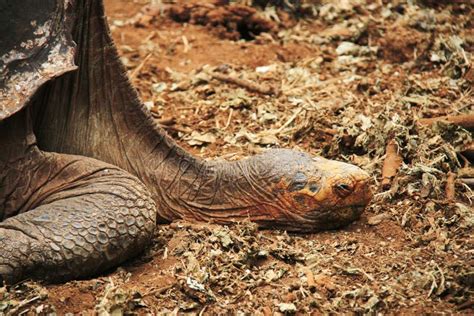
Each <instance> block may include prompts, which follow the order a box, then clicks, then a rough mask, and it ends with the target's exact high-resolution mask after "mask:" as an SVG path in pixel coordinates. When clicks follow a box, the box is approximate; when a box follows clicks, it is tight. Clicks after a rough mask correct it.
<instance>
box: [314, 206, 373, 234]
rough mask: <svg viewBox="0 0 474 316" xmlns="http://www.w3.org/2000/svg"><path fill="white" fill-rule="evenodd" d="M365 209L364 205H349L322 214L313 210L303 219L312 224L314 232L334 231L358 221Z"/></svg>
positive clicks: (330, 209) (327, 210) (318, 210)
mask: <svg viewBox="0 0 474 316" xmlns="http://www.w3.org/2000/svg"><path fill="white" fill-rule="evenodd" d="M366 207H367V205H366V204H359V205H350V206H343V207H333V208H329V209H325V210H324V211H323V212H321V210H320V209H315V210H312V211H310V212H309V213H308V214H307V215H306V216H305V217H306V219H307V220H308V221H311V222H312V223H313V226H314V227H315V228H314V229H315V230H327V229H336V228H341V227H344V226H346V225H348V224H350V223H352V222H353V221H355V220H357V219H359V218H360V216H361V215H362V213H363V212H364V210H365V208H366Z"/></svg>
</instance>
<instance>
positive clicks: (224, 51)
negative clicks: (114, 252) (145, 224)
mask: <svg viewBox="0 0 474 316" xmlns="http://www.w3.org/2000/svg"><path fill="white" fill-rule="evenodd" d="M227 2H228V1H173V3H172V4H167V3H166V1H153V2H152V3H150V2H148V1H141V2H140V1H125V0H121V1H106V9H107V11H108V14H109V22H110V25H111V30H112V35H113V37H114V39H115V42H116V45H117V47H118V49H119V51H120V54H121V58H122V61H123V62H124V64H125V65H126V66H127V68H128V70H129V75H130V77H131V78H132V81H133V83H134V85H135V86H136V87H137V89H138V91H139V93H140V95H141V97H142V99H143V101H144V102H146V105H147V106H148V107H149V109H150V110H151V112H152V113H153V115H154V116H155V117H156V120H157V122H158V123H159V124H161V125H162V126H163V127H164V128H165V129H166V130H167V131H168V132H169V133H170V134H171V135H172V136H173V137H175V139H177V141H178V142H179V143H180V144H181V145H182V146H183V147H186V148H187V149H189V150H191V151H192V152H194V153H196V154H198V155H200V156H202V157H215V156H223V157H224V158H225V159H237V158H241V157H245V156H247V155H250V154H252V153H255V152H258V151H261V150H263V149H265V148H267V147H286V148H295V149H301V150H305V151H308V152H310V153H312V154H315V155H316V154H318V155H323V156H326V157H328V158H332V159H337V160H342V161H348V162H351V163H354V164H356V165H359V166H361V167H362V168H364V169H365V170H367V171H368V172H370V173H371V174H372V175H373V178H374V190H375V192H376V195H375V197H374V199H373V201H372V203H371V204H370V206H369V207H368V209H367V210H366V212H365V213H364V215H363V216H362V218H361V219H360V220H358V221H357V222H355V223H353V224H351V225H349V226H348V227H346V228H344V229H341V230H335V231H327V232H321V233H317V234H316V233H315V234H310V235H297V234H296V235H295V234H288V233H286V232H283V231H270V230H266V231H259V230H258V229H257V228H256V227H255V226H254V225H253V224H250V223H242V224H238V225H235V226H231V227H225V226H216V225H213V224H190V223H183V222H178V223H173V224H171V225H163V226H160V227H159V228H158V229H157V231H156V237H155V239H154V242H153V245H152V247H151V248H150V249H147V250H146V251H145V253H144V254H143V255H142V256H141V257H139V258H137V259H135V260H133V261H131V262H129V263H127V264H125V265H122V266H121V267H120V268H118V269H116V270H114V271H110V272H109V273H108V274H105V275H103V276H98V277H97V278H92V279H90V280H83V281H73V282H68V283H66V284H60V285H48V286H42V285H40V284H38V283H34V282H26V283H22V284H19V285H17V286H15V287H12V288H9V289H6V288H2V289H0V299H1V300H0V314H1V313H8V312H9V313H13V314H15V313H20V312H25V311H27V312H30V313H47V312H51V311H56V312H57V313H58V314H65V313H68V312H71V313H81V312H83V313H86V314H90V313H93V312H95V313H102V314H106V313H134V314H147V313H152V314H159V313H170V314H177V313H193V314H199V313H201V314H217V313H231V314H234V313H248V314H263V315H270V314H272V313H275V314H308V313H312V314H328V313H347V312H356V313H375V312H377V313H379V312H380V313H404V314H415V313H428V314H429V313H440V312H445V313H449V314H456V313H458V314H472V313H473V297H472V292H473V286H474V272H473V271H474V270H473V265H474V261H473V259H472V258H473V257H472V253H473V237H472V236H473V225H474V213H473V209H472V198H473V194H472V183H473V182H474V181H473V179H474V172H473V169H472V160H469V159H472V156H470V154H469V153H471V154H472V149H471V152H469V150H468V148H471V147H472V125H469V124H468V123H469V122H471V123H472V114H473V112H474V95H473V83H474V81H473V80H474V79H473V78H474V77H473V70H472V69H473V48H474V37H473V35H474V33H473V31H472V30H473V25H472V23H473V22H472V14H473V8H472V5H471V4H470V3H469V2H466V1H454V2H448V1H442V2H436V3H435V2H433V1H403V0H397V1H390V2H387V1H370V0H367V1H364V0H357V1H300V4H301V5H302V7H300V9H301V8H303V9H304V12H305V15H303V16H301V17H300V18H299V19H296V18H294V17H292V14H293V13H292V12H291V8H287V9H286V10H284V11H283V10H281V9H278V8H275V7H273V6H271V5H270V6H268V5H267V6H266V7H265V8H262V7H258V6H257V7H249V6H248V5H249V4H250V2H252V1H237V4H229V3H227ZM310 13H312V14H313V15H309V14H310ZM177 17H178V18H177ZM256 25H257V26H258V30H257V29H255V26H256ZM270 26H271V27H270ZM252 27H253V28H252ZM242 30H247V32H243V33H242V32H241V31H242ZM243 35H245V36H243ZM247 35H249V37H248V36H247ZM229 78H230V79H229ZM264 88H271V91H272V93H262V91H267V90H265V89H264ZM259 89H260V90H259ZM259 91H260V92H259ZM460 115H464V116H465V117H464V118H463V119H462V120H461V119H459V116H460ZM440 117H442V118H440ZM426 118H432V120H430V121H429V122H428V123H427V121H426V120H423V119H426ZM463 122H464V123H463ZM465 122H468V123H465ZM470 126H471V127H470ZM469 146H471V147H469ZM469 157H471V158H469ZM470 181H471V182H470ZM382 184H383V185H382ZM2 297H3V298H2Z"/></svg>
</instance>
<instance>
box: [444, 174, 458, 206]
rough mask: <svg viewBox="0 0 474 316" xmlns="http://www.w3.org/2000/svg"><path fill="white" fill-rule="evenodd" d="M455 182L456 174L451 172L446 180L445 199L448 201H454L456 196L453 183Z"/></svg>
mask: <svg viewBox="0 0 474 316" xmlns="http://www.w3.org/2000/svg"><path fill="white" fill-rule="evenodd" d="M455 180H456V174H455V173H453V172H449V173H448V178H447V179H446V188H445V190H446V198H447V199H448V201H454V198H455V196H456V191H455V185H454V181H455Z"/></svg>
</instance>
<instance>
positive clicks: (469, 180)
mask: <svg viewBox="0 0 474 316" xmlns="http://www.w3.org/2000/svg"><path fill="white" fill-rule="evenodd" d="M459 181H461V182H462V183H464V184H465V185H467V186H468V187H471V188H474V178H461V179H459Z"/></svg>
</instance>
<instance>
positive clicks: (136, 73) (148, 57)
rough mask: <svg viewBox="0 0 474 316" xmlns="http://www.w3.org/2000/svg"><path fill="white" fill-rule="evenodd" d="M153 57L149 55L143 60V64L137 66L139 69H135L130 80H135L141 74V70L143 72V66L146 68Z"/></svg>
mask: <svg viewBox="0 0 474 316" xmlns="http://www.w3.org/2000/svg"><path fill="white" fill-rule="evenodd" d="M151 56H152V54H151V53H150V54H148V55H147V56H146V57H145V58H144V59H143V60H142V62H141V63H140V65H138V66H137V68H135V69H134V70H133V71H132V73H131V74H130V80H132V79H134V78H135V77H136V76H137V75H138V73H139V72H140V70H142V68H143V66H145V64H146V63H147V61H148V59H150V58H151Z"/></svg>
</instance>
